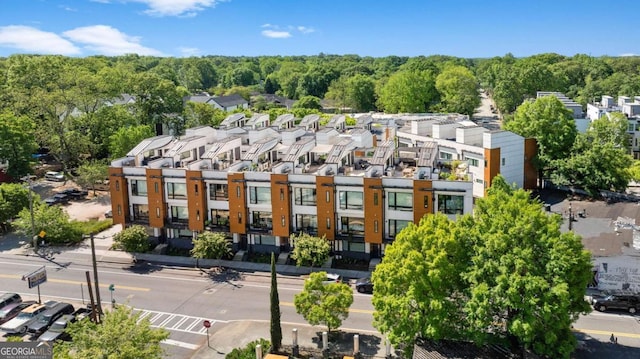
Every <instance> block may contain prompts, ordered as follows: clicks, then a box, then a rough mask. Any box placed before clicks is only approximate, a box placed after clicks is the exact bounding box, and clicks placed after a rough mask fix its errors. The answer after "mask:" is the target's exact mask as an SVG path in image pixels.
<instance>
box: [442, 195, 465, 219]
mask: <svg viewBox="0 0 640 359" xmlns="http://www.w3.org/2000/svg"><path fill="white" fill-rule="evenodd" d="M438 211H439V212H442V213H444V214H462V213H463V212H464V196H455V195H449V194H439V195H438Z"/></svg>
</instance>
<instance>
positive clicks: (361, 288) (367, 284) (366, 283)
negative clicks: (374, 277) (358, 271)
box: [356, 277, 373, 293]
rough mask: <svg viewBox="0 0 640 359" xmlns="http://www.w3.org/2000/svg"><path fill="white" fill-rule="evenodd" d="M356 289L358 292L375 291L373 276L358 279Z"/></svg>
mask: <svg viewBox="0 0 640 359" xmlns="http://www.w3.org/2000/svg"><path fill="white" fill-rule="evenodd" d="M356 290H357V291H358V293H373V283H372V282H371V278H369V277H367V278H360V279H358V280H356Z"/></svg>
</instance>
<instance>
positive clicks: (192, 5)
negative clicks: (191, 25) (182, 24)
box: [126, 0, 220, 17]
mask: <svg viewBox="0 0 640 359" xmlns="http://www.w3.org/2000/svg"><path fill="white" fill-rule="evenodd" d="M126 1H129V2H139V3H143V4H145V5H147V6H148V7H149V10H146V11H145V14H148V15H152V16H189V17H191V16H196V15H197V13H198V12H200V11H203V10H205V9H206V8H210V7H214V6H215V5H216V3H218V2H220V0H126Z"/></svg>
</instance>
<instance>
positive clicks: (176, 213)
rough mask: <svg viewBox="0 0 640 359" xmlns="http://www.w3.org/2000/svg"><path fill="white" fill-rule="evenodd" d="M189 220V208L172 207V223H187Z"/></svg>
mask: <svg viewBox="0 0 640 359" xmlns="http://www.w3.org/2000/svg"><path fill="white" fill-rule="evenodd" d="M188 219H189V210H188V208H187V207H182V206H171V220H172V221H178V222H181V221H186V220H188Z"/></svg>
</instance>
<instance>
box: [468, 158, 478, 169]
mask: <svg viewBox="0 0 640 359" xmlns="http://www.w3.org/2000/svg"><path fill="white" fill-rule="evenodd" d="M467 162H468V163H469V166H473V167H479V166H480V161H479V160H478V159H476V158H469V157H467Z"/></svg>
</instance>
